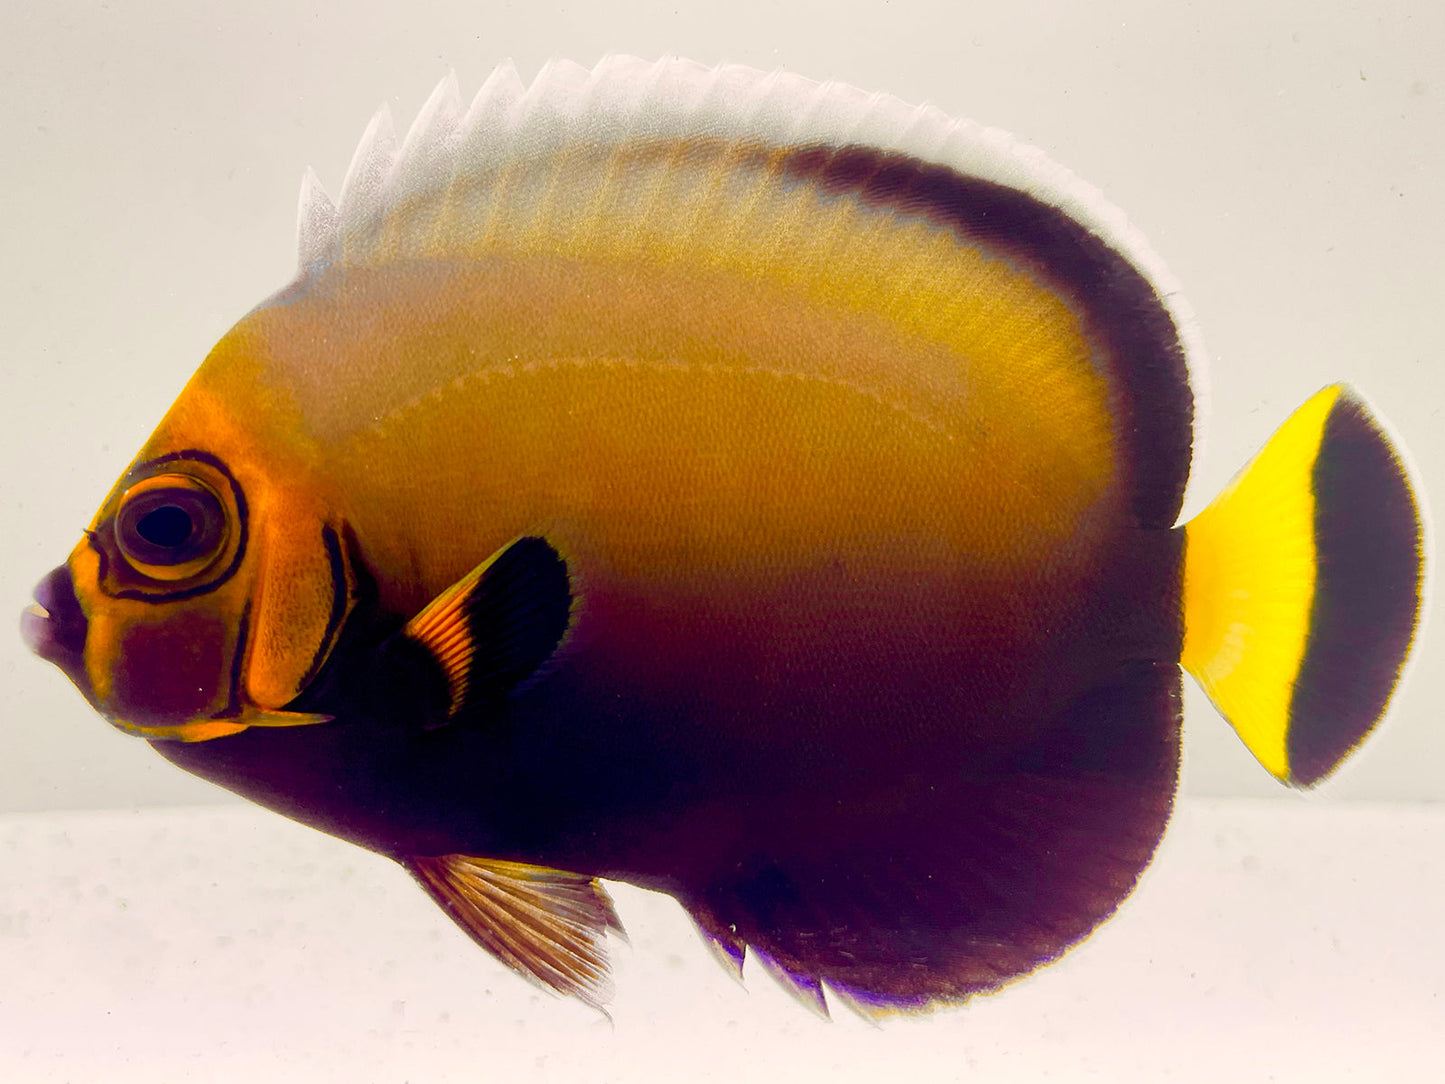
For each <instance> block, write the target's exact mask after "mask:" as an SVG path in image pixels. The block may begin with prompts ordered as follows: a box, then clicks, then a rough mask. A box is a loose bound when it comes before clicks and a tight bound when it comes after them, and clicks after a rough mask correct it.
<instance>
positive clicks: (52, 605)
mask: <svg viewBox="0 0 1445 1084" xmlns="http://www.w3.org/2000/svg"><path fill="white" fill-rule="evenodd" d="M87 627H88V622H87V621H86V619H85V613H84V612H83V611H82V610H81V608H80V600H79V599H78V598H77V597H76V595H75V581H74V580H73V579H72V578H71V575H70V568H69V566H67V565H61V566H60V567H59V568H57V569H55V571H53V572H51V573H50V575H48V576H46V577H45V579H43V580H41V581H40V582H39V583H38V584H37V585H36V587H35V601H34V602H32V603H30V605H29V606H26V607H25V609H24V610H22V611H21V613H20V638H21V639H22V640H24V641H25V646H26V647H28V648H30V650H31V651H33V652H35V654H37V655H39V656H40V657H41V658H42V659H44V660H46V661H47V662H53V663H54V664H55V665H56V666H58V667H60V669H61V670H63V671H64V672H65V676H66V677H68V678H70V680H71V681H73V682H75V685H76V687H77V688H79V689H80V691H81V692H82V693H84V694H85V697H86V699H87V700H89V699H90V698H91V688H90V676H89V675H88V674H87V673H86V672H85V636H86V632H87Z"/></svg>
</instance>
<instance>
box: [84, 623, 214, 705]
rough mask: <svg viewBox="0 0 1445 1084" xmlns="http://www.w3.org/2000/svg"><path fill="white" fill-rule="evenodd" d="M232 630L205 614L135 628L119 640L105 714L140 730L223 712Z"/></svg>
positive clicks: (127, 630) (132, 627)
mask: <svg viewBox="0 0 1445 1084" xmlns="http://www.w3.org/2000/svg"><path fill="white" fill-rule="evenodd" d="M230 639H231V637H230V630H229V629H228V627H227V625H226V623H225V622H223V621H221V620H220V619H219V618H217V617H213V616H212V615H210V614H207V613H204V612H189V613H187V612H181V613H177V614H174V615H172V616H170V617H169V618H168V619H167V620H165V621H163V622H160V623H157V624H135V625H132V626H131V627H129V628H128V629H126V630H125V631H124V632H123V633H122V634H121V638H120V644H119V648H120V650H119V652H118V657H117V659H116V664H115V669H114V670H113V671H112V674H113V679H112V684H111V690H110V696H109V698H108V703H107V704H106V710H107V713H108V714H111V715H114V716H115V717H117V718H119V719H123V720H125V721H126V722H129V723H134V724H137V725H140V726H175V725H179V724H181V723H186V722H190V721H191V720H193V719H198V718H205V717H207V716H210V715H213V714H215V713H216V712H217V711H220V710H221V709H222V708H224V707H225V704H226V700H227V697H228V694H229V684H230V683H229V680H228V677H229V673H230V669H231V667H230V658H229V656H230V651H229V650H228V649H229V647H230Z"/></svg>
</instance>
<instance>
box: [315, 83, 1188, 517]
mask: <svg viewBox="0 0 1445 1084" xmlns="http://www.w3.org/2000/svg"><path fill="white" fill-rule="evenodd" d="M682 136H694V137H704V136H707V137H715V138H722V139H729V140H738V141H747V142H752V143H761V144H764V145H774V146H799V145H807V144H816V143H822V144H832V145H835V146H838V145H845V144H850V143H851V144H861V145H866V146H871V147H875V148H878V149H880V150H884V151H897V152H900V153H903V154H907V155H910V156H912V157H914V158H917V159H919V160H921V161H924V162H928V163H931V164H935V165H942V166H947V167H949V168H951V169H953V170H955V171H957V172H959V173H961V174H964V175H966V176H970V177H976V178H979V179H981V180H985V181H991V182H994V183H997V184H1002V185H1006V186H1008V187H1010V188H1014V189H1017V190H1020V191H1022V192H1025V193H1027V194H1029V195H1031V196H1033V197H1034V198H1036V199H1038V200H1040V201H1042V202H1044V203H1047V204H1049V205H1051V206H1054V207H1057V208H1058V209H1060V210H1062V211H1064V212H1065V213H1066V214H1068V215H1069V216H1070V217H1071V218H1073V219H1075V220H1076V221H1078V222H1079V223H1080V224H1082V225H1083V226H1085V227H1086V228H1088V229H1089V230H1090V231H1091V232H1093V233H1095V234H1097V235H1098V236H1099V237H1101V238H1102V239H1103V240H1105V241H1106V242H1107V243H1108V244H1109V245H1110V246H1111V247H1112V248H1114V249H1115V250H1117V251H1118V252H1120V253H1121V254H1123V255H1124V256H1126V257H1127V258H1128V259H1129V261H1130V262H1131V263H1133V264H1134V266H1135V267H1137V268H1138V269H1139V270H1140V271H1141V272H1142V273H1143V274H1144V275H1145V276H1146V277H1147V278H1148V279H1149V281H1150V282H1151V283H1152V284H1153V286H1154V288H1155V290H1156V292H1157V293H1158V295H1159V297H1160V299H1161V300H1162V302H1163V304H1164V306H1165V307H1166V309H1167V310H1168V311H1169V314H1170V316H1171V317H1172V318H1173V321H1174V324H1175V326H1176V327H1177V328H1178V331H1179V335H1180V339H1181V341H1182V343H1183V346H1184V349H1185V355H1186V359H1187V362H1188V365H1189V371H1190V377H1191V384H1192V386H1193V391H1194V395H1195V399H1196V417H1198V416H1200V415H1201V414H1202V412H1203V411H1202V406H1203V400H1204V399H1205V398H1206V396H1207V387H1206V382H1205V372H1204V358H1205V352H1204V345H1203V342H1202V340H1201V338H1200V335H1199V330H1198V325H1197V323H1196V321H1195V319H1194V314H1193V312H1192V310H1191V309H1190V308H1189V306H1188V304H1187V303H1186V302H1185V301H1184V299H1183V297H1182V296H1181V291H1180V289H1179V285H1178V283H1177V282H1176V280H1175V279H1174V278H1173V276H1172V275H1171V274H1170V273H1169V271H1168V269H1167V268H1166V267H1165V266H1164V263H1163V261H1162V260H1161V259H1160V258H1159V257H1158V256H1157V255H1156V254H1155V252H1154V250H1153V249H1152V248H1151V247H1150V246H1149V244H1148V242H1147V241H1146V240H1145V239H1144V237H1143V235H1142V234H1141V233H1140V232H1139V231H1138V230H1137V229H1135V228H1134V226H1133V225H1132V224H1131V223H1130V222H1129V220H1128V218H1127V217H1126V216H1125V214H1124V212H1123V211H1121V210H1120V209H1119V208H1118V207H1116V206H1115V205H1114V204H1112V203H1110V202H1109V201H1108V200H1107V199H1106V198H1105V197H1104V195H1103V193H1102V192H1100V191H1099V190H1098V189H1097V188H1095V187H1094V186H1093V185H1091V184H1089V183H1088V182H1086V181H1084V180H1082V179H1081V178H1079V177H1078V176H1077V175H1075V174H1074V173H1073V172H1071V171H1070V170H1068V169H1066V168H1065V167H1063V166H1061V165H1058V164H1057V163H1055V162H1054V161H1052V160H1051V159H1050V158H1049V157H1048V156H1047V155H1046V154H1045V153H1044V152H1043V151H1042V150H1040V149H1039V148H1037V147H1034V146H1031V145H1029V144H1026V143H1023V142H1022V141H1020V140H1018V139H1015V138H1014V137H1013V136H1011V135H1009V134H1008V133H1007V132H1004V131H1002V130H1000V129H997V128H989V127H985V126H983V125H980V124H977V123H975V122H974V121H970V120H962V119H954V118H952V117H949V116H948V115H947V114H945V113H943V112H942V111H941V110H939V109H937V108H936V107H934V106H931V105H922V106H913V105H909V104H908V103H906V102H904V101H902V100H900V99H898V98H895V97H893V96H892V95H889V94H882V93H869V92H867V91H863V90H859V89H858V88H856V87H852V86H848V85H846V84H843V83H837V82H827V83H818V82H815V81H813V80H811V79H807V78H805V77H803V76H800V75H795V74H793V73H791V72H784V71H772V72H765V71H760V70H758V69H756V68H750V67H747V66H745V65H741V64H723V65H719V66H718V67H713V68H709V67H706V66H704V65H702V64H698V63H696V62H694V61H690V60H685V59H682V58H679V57H671V56H669V57H663V58H662V59H661V60H658V61H655V62H654V61H647V60H643V59H640V58H638V57H633V56H608V57H604V58H603V59H602V60H600V61H598V63H597V64H596V65H595V66H594V67H593V68H591V69H587V68H583V67H581V66H580V65H577V64H574V63H572V62H571V61H562V60H556V61H551V62H549V63H547V64H546V65H544V66H543V67H542V69H541V71H540V72H538V74H537V77H536V78H535V79H533V80H532V83H531V84H530V85H529V86H526V87H524V86H523V84H522V82H521V80H520V78H519V77H518V75H517V70H516V68H515V67H514V66H513V65H512V63H511V61H506V62H504V63H503V64H501V65H499V66H498V67H497V68H496V69H495V70H494V71H493V72H492V74H491V75H490V76H489V77H488V78H487V80H486V81H485V82H484V83H483V84H482V87H481V89H480V90H479V91H478V92H477V95H476V97H475V98H473V100H472V102H471V105H470V106H469V107H468V108H467V109H466V110H465V111H464V112H463V111H462V109H461V107H460V97H459V94H458V92H457V83H456V76H455V74H454V73H451V74H448V75H447V76H446V78H444V79H443V80H442V81H441V83H440V84H438V86H437V88H436V90H435V91H433V93H432V95H431V96H430V97H429V98H428V99H427V102H426V104H425V105H424V106H423V107H422V109H421V111H420V112H419V114H418V116H417V119H416V121H415V122H414V123H413V124H412V126H411V128H410V129H409V130H408V133H407V135H406V138H405V139H404V140H403V141H402V143H401V145H400V147H399V148H398V146H397V143H396V138H395V135H394V132H393V128H392V122H391V115H390V112H389V110H388V109H387V108H386V107H385V106H383V107H382V108H381V109H380V110H379V111H378V112H377V114H376V115H375V116H374V117H373V118H372V121H371V123H370V124H369V125H368V126H367V129H366V132H365V134H364V135H363V136H362V139H361V143H360V145H359V146H358V147H357V150H356V154H355V155H354V157H353V158H352V161H351V166H350V168H349V169H348V170H347V173H346V178H345V180H344V181H343V182H342V185H341V196H340V199H339V200H337V206H336V208H335V209H332V208H331V203H330V200H329V199H328V198H327V197H326V193H325V192H324V191H323V190H322V189H321V186H320V185H319V183H317V182H316V181H315V176H314V174H312V173H310V172H309V171H308V173H307V176H306V178H305V179H304V180H303V182H302V196H301V212H300V215H299V216H298V218H299V226H298V231H297V232H298V242H297V249H298V262H299V265H300V267H299V271H300V274H301V275H302V276H304V275H306V274H307V270H308V268H311V267H313V265H315V264H316V263H317V262H318V261H320V262H326V263H331V262H337V261H341V262H349V259H348V257H349V255H350V254H352V253H364V252H366V251H367V244H366V242H367V239H369V238H372V237H375V236H376V235H377V234H379V233H380V231H381V230H382V228H383V226H384V225H385V222H386V219H387V216H388V214H389V213H390V212H391V211H392V210H393V209H394V208H396V207H398V206H400V205H402V204H403V203H406V202H409V201H411V200H413V199H415V198H417V197H418V196H422V195H425V194H427V193H430V192H435V191H438V190H440V189H443V188H445V187H446V186H448V185H449V184H450V183H451V182H452V180H453V179H454V178H455V177H457V176H459V175H464V174H465V173H467V172H470V171H473V170H478V171H479V170H483V169H495V168H497V167H499V166H501V165H503V164H505V163H506V162H508V161H515V160H519V159H525V158H531V157H533V156H536V155H541V154H546V153H549V152H552V151H555V150H556V149H558V148H560V147H563V146H566V145H567V144H569V143H572V142H585V143H587V144H589V145H591V146H594V147H606V146H610V145H617V144H620V143H622V142H624V141H627V140H635V139H644V138H677V137H682ZM1196 428H1197V427H1196ZM1201 447H1202V444H1201V441H1200V440H1199V438H1198V434H1197V433H1196V439H1195V455H1196V456H1198V455H1199V454H1200V451H1201ZM1186 496H1187V495H1186Z"/></svg>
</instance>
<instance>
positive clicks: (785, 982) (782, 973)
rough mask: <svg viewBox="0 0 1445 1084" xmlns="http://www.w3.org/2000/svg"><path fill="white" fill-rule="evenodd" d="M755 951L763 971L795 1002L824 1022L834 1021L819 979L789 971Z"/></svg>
mask: <svg viewBox="0 0 1445 1084" xmlns="http://www.w3.org/2000/svg"><path fill="white" fill-rule="evenodd" d="M753 951H754V953H755V955H756V956H757V958H758V963H760V964H762V966H763V970H764V971H766V972H767V973H768V974H769V975H771V976H772V977H773V979H774V980H775V981H776V982H777V984H778V985H779V986H781V987H782V988H783V989H784V990H786V991H787V992H788V993H789V994H791V995H792V997H793V1000H795V1001H797V1002H798V1004H800V1005H804V1006H806V1007H807V1008H809V1009H811V1010H813V1012H815V1013H817V1014H818V1015H819V1016H821V1017H822V1018H823V1019H824V1020H830V1019H832V1016H831V1014H830V1013H829V1012H828V1002H827V1000H826V999H825V998H824V997H823V984H822V983H821V982H819V981H818V980H817V979H811V978H808V977H807V976H806V975H799V974H796V973H794V972H792V971H789V970H788V969H787V968H786V967H784V966H783V965H782V964H780V963H778V961H777V960H775V959H773V958H772V957H771V956H769V955H768V954H767V953H766V952H758V951H757V950H756V949H754V950H753Z"/></svg>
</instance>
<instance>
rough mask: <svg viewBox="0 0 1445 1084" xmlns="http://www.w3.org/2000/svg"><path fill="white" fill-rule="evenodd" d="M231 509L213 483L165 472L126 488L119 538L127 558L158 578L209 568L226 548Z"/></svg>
mask: <svg viewBox="0 0 1445 1084" xmlns="http://www.w3.org/2000/svg"><path fill="white" fill-rule="evenodd" d="M226 535H227V521H226V510H225V507H224V506H223V505H222V504H221V501H220V498H219V497H217V496H216V494H215V493H214V492H212V490H211V488H210V487H209V486H207V485H206V484H205V483H204V482H202V481H200V480H199V479H197V478H193V477H191V476H189V475H184V474H163V475H157V476H154V477H151V478H146V479H144V480H143V481H140V482H137V483H136V484H135V485H133V486H131V488H130V489H128V490H126V493H125V496H124V497H123V498H122V499H121V505H120V511H119V512H118V513H117V514H116V522H115V537H116V542H117V544H118V545H119V546H120V550H121V553H123V554H124V555H125V558H126V560H127V561H128V562H129V563H130V564H131V565H132V566H133V567H134V568H135V570H136V571H137V572H140V573H142V574H144V575H146V576H149V577H151V578H152V579H157V580H181V579H185V578H187V577H189V576H194V575H195V574H196V573H198V572H201V571H203V570H204V569H205V568H206V567H208V566H209V565H210V563H211V562H212V561H213V560H215V558H216V557H217V556H218V555H219V554H220V552H221V551H222V549H224V548H225V542H226Z"/></svg>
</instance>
